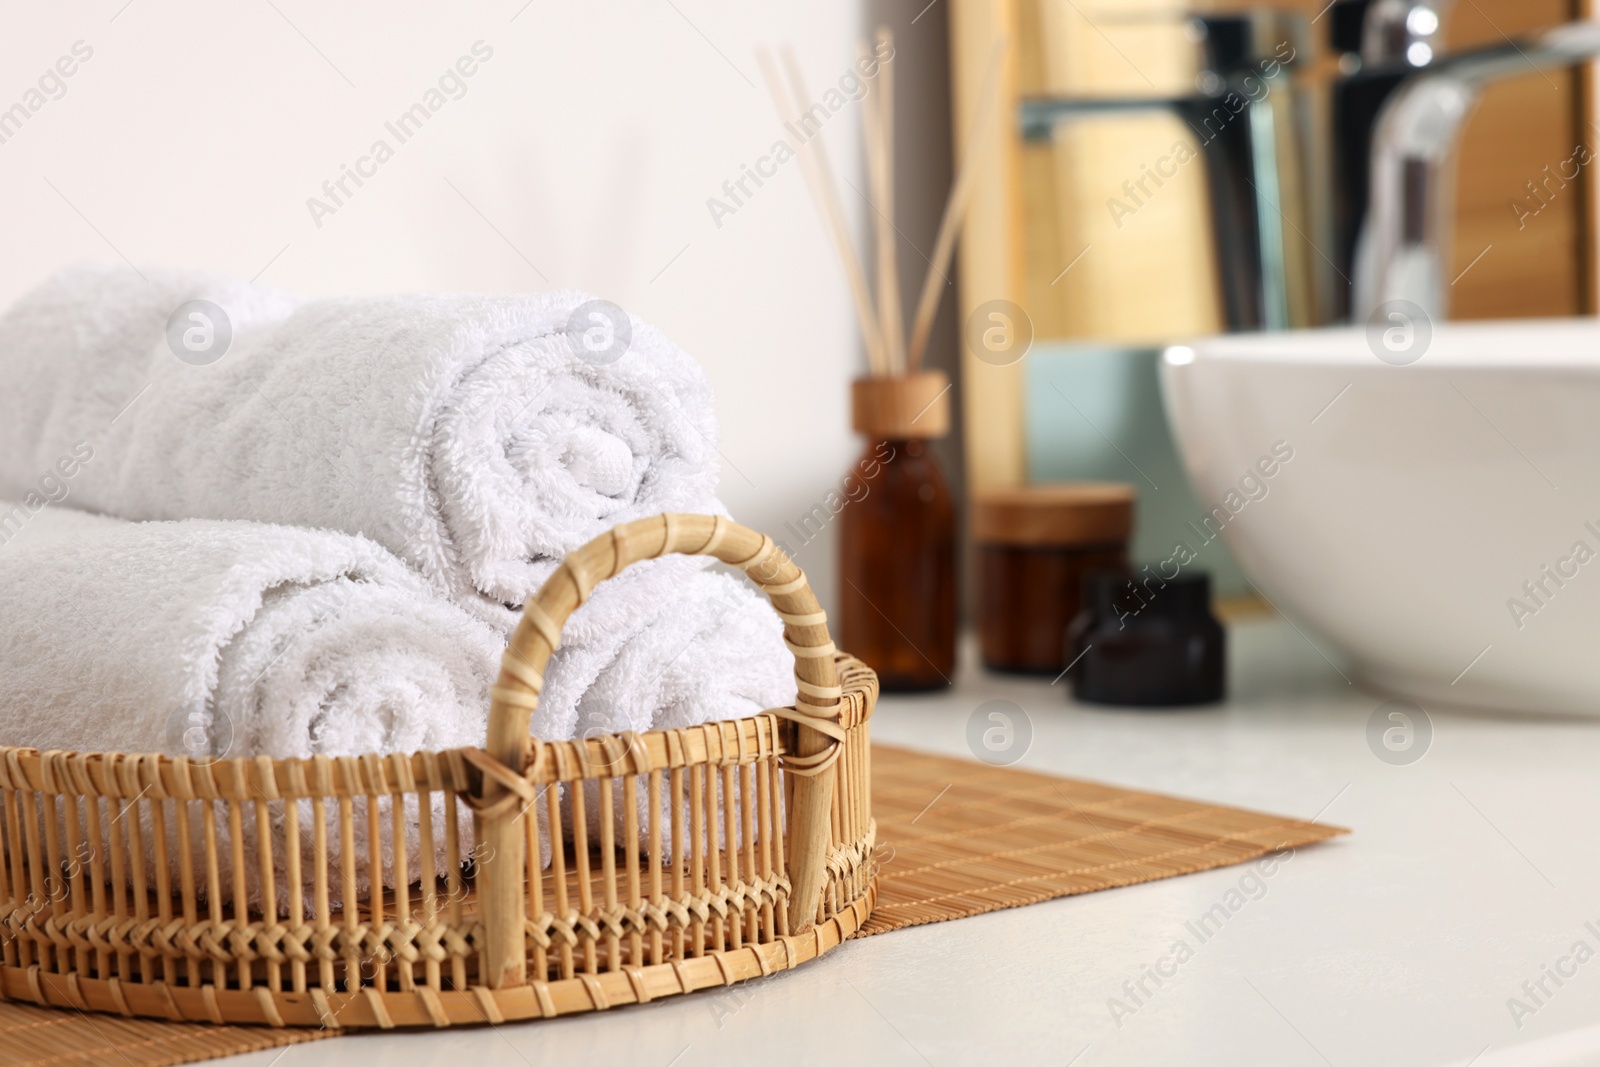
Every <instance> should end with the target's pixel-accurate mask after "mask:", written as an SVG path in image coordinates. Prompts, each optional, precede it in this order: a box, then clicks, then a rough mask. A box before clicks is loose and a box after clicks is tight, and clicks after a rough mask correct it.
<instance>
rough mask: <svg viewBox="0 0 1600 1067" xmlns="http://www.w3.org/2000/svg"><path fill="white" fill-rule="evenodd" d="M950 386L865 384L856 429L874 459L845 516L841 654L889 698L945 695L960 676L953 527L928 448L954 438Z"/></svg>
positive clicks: (862, 465) (932, 381)
mask: <svg viewBox="0 0 1600 1067" xmlns="http://www.w3.org/2000/svg"><path fill="white" fill-rule="evenodd" d="M948 389H949V380H948V379H947V378H946V377H945V375H944V374H943V373H939V372H927V373H923V374H915V375H911V376H909V377H905V378H866V379H861V380H859V381H857V382H856V383H855V387H854V389H853V390H852V397H851V400H852V405H851V406H852V409H853V410H852V422H853V423H854V425H855V428H856V431H857V432H859V433H861V434H863V435H864V436H865V437H866V438H867V449H866V452H865V453H864V455H863V456H862V458H861V460H860V462H858V463H857V465H856V466H855V467H854V468H853V469H852V471H851V475H852V477H853V478H855V479H859V484H860V485H862V486H864V487H865V491H864V492H860V491H858V492H857V494H854V495H852V496H851V499H850V503H849V504H847V505H846V506H845V508H844V510H843V511H841V512H840V513H839V579H840V580H839V618H838V628H837V633H838V638H839V647H841V648H844V649H847V650H848V651H849V652H850V654H851V655H853V656H856V657H857V658H859V659H860V660H861V661H862V662H864V663H865V664H866V665H867V666H869V667H871V668H872V669H873V670H874V671H876V672H877V674H878V683H879V685H880V686H881V687H882V688H883V690H884V691H886V692H912V691H917V690H927V689H938V688H942V687H944V686H947V685H949V684H950V679H951V678H952V677H954V675H955V666H956V517H955V504H954V502H953V501H952V500H951V499H950V490H949V487H948V486H947V485H946V484H945V480H944V472H943V471H942V470H941V469H940V467H939V463H938V461H937V460H936V459H935V458H934V455H933V452H932V450H931V449H930V448H929V447H928V441H929V439H930V438H935V437H941V436H943V435H944V434H945V433H947V432H949V427H950V399H949V392H948Z"/></svg>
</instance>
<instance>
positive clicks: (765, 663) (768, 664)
mask: <svg viewBox="0 0 1600 1067" xmlns="http://www.w3.org/2000/svg"><path fill="white" fill-rule="evenodd" d="M698 562H699V560H697V559H691V558H687V557H683V556H666V557H663V558H662V559H660V560H656V561H651V562H650V563H649V564H636V565H635V566H633V567H630V568H628V569H627V570H625V571H623V572H622V573H621V574H619V575H617V576H616V577H614V578H610V579H608V580H606V581H605V582H602V583H601V584H600V585H598V586H596V587H595V590H594V593H593V595H592V596H591V597H590V599H589V601H588V602H587V603H585V604H584V606H583V607H582V608H580V609H579V611H578V612H577V613H576V614H574V615H573V617H572V619H571V620H569V622H568V624H567V627H566V630H565V631H564V632H563V634H562V645H561V647H560V648H559V649H558V650H557V652H556V660H555V661H554V664H553V666H552V669H551V671H550V672H549V680H548V684H547V685H546V687H545V693H544V696H543V697H542V698H541V700H540V706H539V709H538V710H537V711H536V712H535V714H534V733H535V734H536V735H540V736H546V737H551V736H554V737H580V738H594V737H602V736H605V735H608V734H613V733H619V732H622V731H626V730H635V731H640V732H643V731H646V730H659V729H671V728H675V727H683V726H696V725H699V724H701V723H707V722H716V721H718V720H722V719H733V718H741V717H744V716H748V715H755V714H757V713H759V712H761V711H764V710H766V709H767V708H773V707H778V706H781V705H785V704H790V703H792V702H793V701H794V697H795V681H794V658H793V656H792V655H791V654H790V653H789V650H788V649H787V648H786V647H785V645H784V643H783V623H782V622H781V621H780V620H779V618H778V616H777V613H776V612H774V611H773V610H772V606H771V604H770V603H769V602H768V601H767V598H766V597H765V596H764V595H762V594H760V593H758V592H757V591H756V590H754V589H753V588H752V587H751V586H750V585H749V584H748V583H747V582H746V581H745V580H744V579H743V578H736V577H730V576H729V575H727V574H723V573H719V572H717V571H706V570H700V569H698V568H696V567H694V566H692V565H693V564H697V563H698ZM686 565H691V566H686ZM558 667H559V670H558V669H557V668H558ZM614 788H615V787H614ZM662 789H663V794H662V799H663V803H664V804H670V803H671V800H670V797H668V795H667V793H666V790H667V783H666V782H665V781H664V782H663V783H662ZM585 793H586V797H587V803H586V811H587V818H586V820H585V821H586V823H587V825H588V830H589V833H590V834H591V835H592V836H591V837H590V840H591V841H595V840H598V836H597V835H598V834H599V832H600V811H601V808H600V802H599V787H598V785H597V783H594V782H589V783H587V784H586V786H585ZM637 796H638V814H639V826H640V828H641V831H640V833H641V837H642V836H644V833H645V830H644V828H645V827H647V826H648V819H649V796H648V791H647V789H646V788H645V787H644V784H643V783H641V784H640V788H639V790H638V794H637ZM621 798H622V794H621V791H620V790H617V792H616V796H615V798H614V800H615V807H614V809H613V811H614V827H615V829H616V831H617V833H618V834H619V836H620V834H621V832H622V829H623V826H624V812H623V807H622V803H621ZM720 805H721V801H720V800H719V801H718V806H719V807H720ZM571 814H572V813H571V810H570V808H569V809H568V811H567V813H566V819H565V821H566V823H567V825H568V827H569V829H570V826H571V822H572V819H571ZM721 826H722V823H721V821H720V820H719V821H717V823H716V825H715V827H714V828H713V829H720V828H721Z"/></svg>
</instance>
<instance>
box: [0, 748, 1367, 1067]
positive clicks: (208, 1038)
mask: <svg viewBox="0 0 1600 1067" xmlns="http://www.w3.org/2000/svg"><path fill="white" fill-rule="evenodd" d="M872 807H873V812H874V815H875V816H876V818H877V820H878V839H879V840H880V841H882V842H884V844H885V848H884V850H883V857H882V863H881V866H880V868H879V882H880V885H879V891H878V904H877V907H876V908H875V909H874V910H873V913H872V917H871V918H870V919H869V920H868V921H867V924H866V926H865V927H863V928H862V930H861V932H860V933H859V934H858V935H857V936H868V935H871V934H881V933H885V932H887V931H889V930H899V929H901V928H902V927H906V926H917V925H920V924H922V923H931V922H940V921H942V920H945V919H959V918H962V917H964V916H968V915H978V914H981V913H983V912H987V911H996V910H998V909H1000V908H1014V907H1018V906H1020V905H1023V904H1035V903H1038V902H1039V901H1043V900H1052V899H1054V898H1056V897H1063V896H1070V895H1072V894H1075V893H1088V892H1092V891H1093V890H1096V889H1110V888H1112V887H1115V886H1122V885H1133V884H1135V883H1138V882H1148V881H1153V880H1155V879H1157V878H1170V877H1172V876H1174V875H1179V874H1188V873H1190V872H1192V871H1203V870H1207V869H1210V868H1212V867H1224V866H1227V865H1229V864H1233V863H1242V862H1244V861H1246V860H1250V859H1253V858H1255V857H1257V856H1260V855H1263V854H1265V853H1267V852H1270V851H1272V850H1274V849H1279V848H1292V847H1296V846H1299V845H1305V844H1310V843H1312V842H1314V841H1321V840H1324V839H1326V838H1328V837H1332V836H1334V835H1335V834H1341V833H1344V832H1345V831H1344V830H1342V829H1340V828H1339V827H1335V826H1324V825H1321V824H1319V823H1308V822H1302V821H1300V820H1298V819H1288V818H1283V817H1280V816H1276V815H1263V814H1260V813H1257V812H1251V811H1243V810H1241V809H1239V808H1228V807H1221V806H1218V805H1214V804H1205V803H1201V802H1199V801H1193V800H1181V799H1178V798H1176V797H1167V796H1161V795H1159V794H1156V793H1144V792H1139V791H1137V790H1131V789H1119V788H1117V787H1115V786H1109V785H1101V784H1098V783H1095V782H1086V781H1080V780H1077V779H1070V778H1055V777H1052V776H1050V775H1044V774H1035V773H1032V772H1030V771H1022V770H1017V769H1015V768H1010V767H990V766H987V765H985V764H981V763H972V762H969V761H966V760H956V759H948V758H946V757H943V756H930V755H926V754H923V753H919V752H911V751H908V750H906V749H900V748H890V747H888V746H886V745H874V746H873V747H872ZM332 1036H335V1035H333V1034H331V1033H329V1032H327V1031H307V1030H287V1029H285V1030H272V1029H266V1028H263V1027H251V1026H208V1025H205V1024H199V1023H172V1022H160V1021H156V1020H146V1019H124V1018H120V1017H117V1016H109V1015H99V1014H95V1015H88V1014H84V1013H83V1012H77V1011H64V1010H58V1009H52V1008H39V1007H35V1006H33V1005H31V1004H18V1003H0V1067H46V1065H48V1067H107V1065H110V1067H123V1065H126V1067H173V1065H174V1064H180V1063H192V1062H194V1061H195V1060H204V1059H213V1058H217V1057H222V1056H230V1055H234V1054H236V1053H243V1052H259V1051H262V1050H264V1049H271V1048H279V1047H283V1046H287V1045H293V1044H296V1043H299V1042H302V1041H315V1040H318V1039H321V1038H327V1037H332Z"/></svg>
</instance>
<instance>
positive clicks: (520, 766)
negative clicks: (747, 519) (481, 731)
mask: <svg viewBox="0 0 1600 1067" xmlns="http://www.w3.org/2000/svg"><path fill="white" fill-rule="evenodd" d="M669 552H682V553H688V554H700V555H710V556H715V557H716V558H718V559H720V560H723V561H725V562H727V563H729V564H732V565H734V566H737V567H740V568H742V569H743V570H744V571H745V573H746V574H748V575H749V576H750V577H751V579H752V580H753V581H755V583H756V584H757V585H759V586H760V587H761V588H762V589H764V590H765V591H766V592H767V594H768V595H769V596H770V597H771V599H772V602H773V604H774V606H775V607H776V608H777V610H778V612H779V614H780V615H781V616H782V617H783V619H784V623H785V628H784V632H785V639H786V642H787V643H788V645H789V648H790V649H791V650H792V651H793V652H794V655H795V677H796V681H797V685H798V695H797V698H796V701H795V705H794V707H791V708H779V709H774V710H773V711H769V712H766V713H763V714H761V715H756V716H753V717H750V718H745V719H737V720H731V721H727V722H718V723H712V724H708V725H705V726H702V727H694V728H687V729H679V730H663V731H654V732H651V733H646V734H617V735H610V736H605V737H600V738H591V739H587V740H579V741H562V742H553V741H540V740H536V739H531V738H530V737H529V736H528V724H529V714H530V712H531V711H532V710H533V708H534V707H535V705H536V704H537V702H538V695H539V691H540V688H541V686H542V684H543V673H542V672H543V670H544V668H545V665H546V664H547V662H548V661H549V659H550V655H551V653H552V651H554V649H555V646H556V642H557V639H558V636H559V634H560V631H561V627H562V625H563V624H564V623H565V621H566V619H567V618H568V616H570V615H571V614H572V612H573V611H574V610H575V609H576V608H577V607H578V605H580V604H582V603H583V601H584V600H585V598H587V596H588V595H589V592H590V590H591V589H593V588H594V585H595V583H597V582H599V581H603V580H604V579H606V578H608V577H611V576H612V575H615V574H616V573H617V572H618V571H620V570H622V568H624V567H626V566H627V565H628V564H630V563H633V562H636V561H639V560H642V559H648V558H653V557H656V556H661V555H663V554H666V553H669ZM876 696H877V680H876V678H875V677H874V676H873V674H872V672H871V671H870V670H868V669H867V668H866V667H864V666H863V665H862V664H860V663H859V662H857V661H855V660H852V659H850V658H848V657H846V656H843V655H840V654H838V653H837V652H836V651H835V650H834V647H833V643H832V642H831V641H830V640H829V637H828V629H827V623H826V619H825V618H824V615H823V613H822V611H821V610H820V609H819V608H818V606H817V601H816V597H815V596H814V595H813V594H812V592H811V589H810V588H809V587H808V586H807V584H806V579H805V576H804V575H803V574H802V573H801V571H800V569H799V568H798V567H797V566H795V564H794V563H793V562H792V561H790V560H789V559H788V558H787V557H786V556H785V555H784V554H783V553H782V552H781V551H780V550H779V549H778V548H777V547H776V546H775V545H774V544H773V542H772V540H771V539H770V538H767V537H764V536H761V535H759V534H756V533H754V532H752V531H751V530H748V529H746V528H745V527H742V526H739V525H736V524H734V523H731V522H728V521H725V520H723V519H720V518H713V517H711V516H705V515H663V516H657V517H655V518H653V519H644V520H640V521H638V522H633V523H628V524H626V525H624V526H619V527H617V528H616V529H615V530H613V531H612V532H611V533H610V534H607V535H605V536H602V537H599V538H596V539H595V540H594V541H591V542H590V543H589V544H587V545H585V546H583V547H582V548H580V549H578V550H577V551H576V552H574V553H573V554H572V555H571V556H569V557H568V558H567V560H566V562H565V563H564V564H563V566H562V567H561V568H560V569H559V570H558V571H557V572H556V573H555V575H554V576H552V578H551V579H550V581H549V582H547V583H546V584H545V586H544V588H543V589H541V590H540V591H539V594H538V595H537V596H536V597H535V598H534V599H533V600H531V601H529V602H528V604H527V606H526V609H525V611H524V614H523V617H522V621H521V623H520V625H519V626H518V627H517V630H516V633H515V634H514V635H513V637H512V639H511V642H510V646H509V647H508V649H507V650H506V654H505V657H504V661H503V664H502V668H501V672H500V677H499V680H498V682H497V683H496V686H495V688H494V691H493V696H492V700H491V705H490V714H489V728H488V739H487V742H486V744H485V746H484V748H482V749H476V748H467V749H453V750H449V751H444V752H420V753H417V754H415V755H411V756H404V755H386V756H379V755H369V756H361V757H338V758H328V757H315V758H312V759H309V760H290V759H283V760H274V759H269V758H266V757H260V758H256V759H224V760H218V761H215V762H211V763H197V762H194V761H191V760H190V759H187V758H183V757H177V758H174V757H170V756H164V755H126V754H121V753H95V754H79V753H70V752H39V751H36V750H33V749H26V748H4V749H0V804H3V812H0V841H3V845H4V851H3V862H0V936H3V938H4V942H3V948H0V952H3V955H0V998H4V999H16V1000H27V1001H32V1002H35V1003H38V1004H49V1005H59V1006H71V1007H75V1008H78V1009H81V1010H86V1011H102V1012H116V1013H120V1014H123V1015H147V1016H157V1017H166V1018H171V1019H187V1020H199V1021H206V1020H209V1021H212V1022H218V1023H221V1022H231V1023H258V1024H267V1025H271V1026H306V1027H328V1028H354V1027H397V1026H450V1025H459V1024H466V1023H484V1022H500V1021H503V1020H508V1019H527V1018H536V1017H549V1016H554V1015H562V1014H567V1013H571V1012H581V1011H592V1010H600V1009H605V1008H609V1007H613V1006H616V1005H621V1004H629V1003H634V1002H642V1001H649V1000H653V999H658V998H661V997H666V996H671V995H673V994H678V993H688V992H691V991H693V990H696V989H703V988H707V987H710V986H719V985H724V984H728V983H732V982H737V981H740V980H742V979H746V978H752V977H755V976H758V975H765V974H769V973H771V972H773V971H777V970H782V969H784V968H788V967H793V966H795V965H797V964H800V963H804V962H806V961H807V960H810V959H812V958H813V957H816V956H819V955H821V954H822V953H824V952H827V951H828V950H829V949H831V948H833V947H834V946H836V945H838V944H839V943H840V942H841V941H843V940H844V939H845V938H847V937H849V936H850V935H851V934H852V933H853V932H854V931H855V930H856V929H857V927H859V926H860V925H861V923H862V922H863V921H864V920H865V919H866V917H867V915H868V913H869V912H870V911H871V908H872V904H873V899H874V895H875V893H876V883H875V882H874V879H873V876H872V868H871V854H872V848H873V833H874V830H873V822H872V817H871V802H870V797H869V794H868V745H867V729H868V727H867V722H868V718H869V717H870V715H871V713H872V707H873V703H874V701H875V700H876ZM564 814H565V815H566V816H567V818H566V819H564V818H563V815H564ZM469 832H470V834H471V836H472V840H473V841H474V842H475V843H473V844H470V845H469V844H468V841H467V835H468V834H469ZM541 835H544V836H546V837H548V839H549V844H550V849H549V855H550V860H549V863H548V865H542V864H541V862H540V840H541ZM430 867H431V869H430ZM367 887H375V888H367ZM349 901H355V902H356V903H355V904H354V905H349V906H346V904H345V903H344V902H349Z"/></svg>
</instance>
